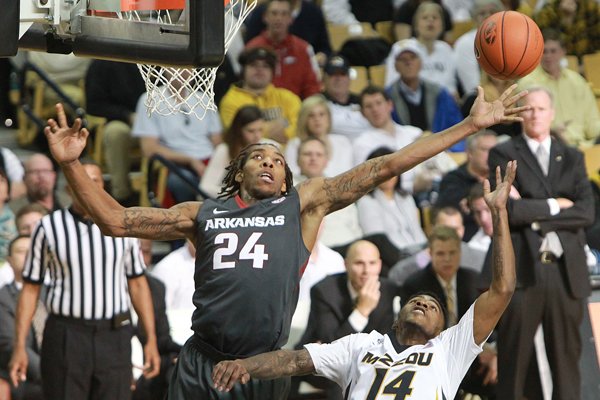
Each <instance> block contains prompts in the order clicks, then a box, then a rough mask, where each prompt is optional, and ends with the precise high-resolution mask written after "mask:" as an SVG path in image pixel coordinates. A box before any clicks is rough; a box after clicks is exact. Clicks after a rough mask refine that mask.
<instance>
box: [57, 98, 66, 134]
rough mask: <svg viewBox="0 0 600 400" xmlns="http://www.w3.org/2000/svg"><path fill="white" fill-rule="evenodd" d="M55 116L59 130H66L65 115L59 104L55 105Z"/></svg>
mask: <svg viewBox="0 0 600 400" xmlns="http://www.w3.org/2000/svg"><path fill="white" fill-rule="evenodd" d="M56 115H57V118H58V124H59V125H60V127H61V128H66V127H67V126H68V125H67V115H66V114H65V108H64V107H63V105H62V104H61V103H58V104H56Z"/></svg>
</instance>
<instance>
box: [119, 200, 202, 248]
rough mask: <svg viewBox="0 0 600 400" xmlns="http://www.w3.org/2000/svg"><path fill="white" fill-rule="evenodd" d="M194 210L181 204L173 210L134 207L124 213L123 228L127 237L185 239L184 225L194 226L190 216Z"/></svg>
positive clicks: (188, 205)
mask: <svg viewBox="0 0 600 400" xmlns="http://www.w3.org/2000/svg"><path fill="white" fill-rule="evenodd" d="M193 212H194V210H192V206H191V205H190V204H185V203H184V204H181V205H179V206H176V207H173V208H171V209H162V208H149V207H133V208H127V209H125V211H124V216H123V227H124V229H125V235H126V236H133V237H144V238H149V239H158V240H161V239H162V240H166V239H176V238H181V237H183V232H182V229H183V227H184V225H185V224H186V222H187V224H189V225H190V226H191V225H193V223H194V221H193V220H191V219H190V218H189V217H188V216H189V215H192V214H193Z"/></svg>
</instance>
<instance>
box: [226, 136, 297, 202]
mask: <svg viewBox="0 0 600 400" xmlns="http://www.w3.org/2000/svg"><path fill="white" fill-rule="evenodd" d="M253 146H273V147H275V148H277V146H275V145H274V144H272V143H253V144H249V145H248V146H246V147H244V148H243V149H242V150H241V151H240V153H239V154H238V155H237V157H235V158H234V159H232V160H231V161H230V162H229V165H228V166H227V167H226V168H225V170H226V171H227V174H226V175H225V178H223V186H222V187H221V191H220V192H219V194H218V196H217V198H219V199H221V198H227V199H228V198H231V197H233V196H235V195H236V194H238V193H239V192H240V182H238V181H236V180H235V176H236V175H237V174H238V172H240V171H241V170H242V169H243V168H244V165H246V161H248V157H249V156H250V149H251V148H252V147H253ZM293 185H294V178H293V175H292V171H291V170H290V167H288V165H287V163H285V187H286V191H285V192H283V195H287V194H288V193H289V191H290V189H291V188H292V186H293Z"/></svg>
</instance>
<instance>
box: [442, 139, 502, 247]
mask: <svg viewBox="0 0 600 400" xmlns="http://www.w3.org/2000/svg"><path fill="white" fill-rule="evenodd" d="M496 143H497V139H496V135H495V134H494V132H492V131H489V130H484V131H481V132H478V133H476V134H475V135H473V136H471V137H469V139H467V152H466V153H467V161H466V162H465V163H463V164H462V165H460V166H459V167H458V168H456V169H455V170H453V171H450V172H448V173H447V174H446V176H444V177H443V178H442V181H441V183H440V193H439V196H438V199H437V202H436V203H435V206H436V207H438V208H442V207H446V206H450V207H454V208H457V209H459V210H461V213H462V214H463V219H464V222H465V236H464V238H463V240H465V241H469V240H470V239H471V237H473V235H474V234H475V232H476V231H477V229H478V227H477V223H476V222H475V220H474V218H473V215H472V214H471V213H470V212H469V209H468V207H467V200H466V199H467V195H468V194H469V190H470V189H471V187H472V186H473V185H475V184H477V183H479V182H483V180H484V179H487V177H488V176H489V167H488V154H489V152H490V149H491V148H492V147H494V146H495V145H496Z"/></svg>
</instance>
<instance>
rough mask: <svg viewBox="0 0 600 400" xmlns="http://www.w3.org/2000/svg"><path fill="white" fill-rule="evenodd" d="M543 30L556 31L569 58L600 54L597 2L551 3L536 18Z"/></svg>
mask: <svg viewBox="0 0 600 400" xmlns="http://www.w3.org/2000/svg"><path fill="white" fill-rule="evenodd" d="M533 19H534V21H535V22H536V23H537V24H538V26H539V27H540V29H546V28H552V29H557V30H558V31H559V32H560V33H561V36H562V40H563V43H564V47H565V49H566V51H567V54H573V55H576V56H577V57H579V58H580V59H581V57H582V56H583V55H584V54H591V53H595V52H596V51H598V50H600V9H599V8H598V2H596V1H594V0H550V1H548V2H547V3H546V4H545V5H544V7H542V9H541V10H539V11H538V12H537V13H535V14H534V15H533Z"/></svg>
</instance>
